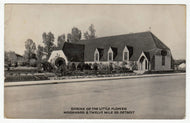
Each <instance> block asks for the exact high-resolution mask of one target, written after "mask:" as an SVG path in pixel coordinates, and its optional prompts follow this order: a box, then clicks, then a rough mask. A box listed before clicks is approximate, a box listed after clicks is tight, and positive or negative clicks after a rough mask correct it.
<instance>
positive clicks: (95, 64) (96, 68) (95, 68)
mask: <svg viewBox="0 0 190 123" xmlns="http://www.w3.org/2000/svg"><path fill="white" fill-rule="evenodd" d="M92 66H93V70H95V71H97V70H98V64H97V63H94V64H93V65H92Z"/></svg>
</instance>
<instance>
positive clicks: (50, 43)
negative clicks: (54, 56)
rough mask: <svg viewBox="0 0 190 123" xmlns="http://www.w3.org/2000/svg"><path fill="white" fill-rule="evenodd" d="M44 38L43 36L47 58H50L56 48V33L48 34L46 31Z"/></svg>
mask: <svg viewBox="0 0 190 123" xmlns="http://www.w3.org/2000/svg"><path fill="white" fill-rule="evenodd" d="M42 38H43V43H44V45H45V46H44V52H46V53H47V59H48V58H49V56H50V55H51V52H52V51H53V50H54V48H55V45H54V39H55V38H54V35H53V34H52V33H51V32H49V33H48V34H46V33H45V32H44V33H43V34H42Z"/></svg>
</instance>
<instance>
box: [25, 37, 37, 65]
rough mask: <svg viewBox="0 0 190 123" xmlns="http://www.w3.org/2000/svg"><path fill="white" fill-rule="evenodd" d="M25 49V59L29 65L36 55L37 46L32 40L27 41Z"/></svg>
mask: <svg viewBox="0 0 190 123" xmlns="http://www.w3.org/2000/svg"><path fill="white" fill-rule="evenodd" d="M25 48H26V50H25V58H26V59H27V60H28V63H29V62H30V59H31V57H32V55H33V54H35V50H36V44H35V43H34V42H33V40H32V39H27V40H26V41H25Z"/></svg>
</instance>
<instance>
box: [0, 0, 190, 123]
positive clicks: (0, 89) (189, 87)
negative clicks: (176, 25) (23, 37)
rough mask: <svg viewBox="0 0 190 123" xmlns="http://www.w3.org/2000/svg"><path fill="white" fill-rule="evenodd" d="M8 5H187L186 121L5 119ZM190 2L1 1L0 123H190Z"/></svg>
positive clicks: (100, 0)
mask: <svg viewBox="0 0 190 123" xmlns="http://www.w3.org/2000/svg"><path fill="white" fill-rule="evenodd" d="M6 3H18V4H19V3H27V4H29V3H31V4H32V3H33V4H34V3H35V4H42V3H45V4H60V3H62V4H185V5H186V17H187V18H186V37H187V38H186V61H187V66H186V68H187V70H186V117H185V119H184V120H130V119H129V120H64V119H61V120H48V119H44V120H37V119H32V120H16V119H15V120H14V119H4V78H3V75H4V5H5V4H6ZM189 22H190V1H189V0H125V1H124V0H109V1H108V0H64V1H61V0H0V122H1V123H2V122H3V123H4V122H6V123H15V122H19V123H20V122H22V123H26V122H27V123H36V122H37V123H44V122H48V123H49V122H55V123H57V122H61V123H62V122H79V123H80V122H81V123H83V122H85V123H86V122H97V121H98V122H102V123H104V122H105V121H106V122H123V123H124V122H137V123H138V122H167V123H168V122H172V123H173V122H174V123H176V122H190V106H189V104H190V83H189V82H190V75H189V72H190V65H189V61H190V57H188V56H190V49H189V48H190V47H189V45H190V42H189V41H190V37H189V36H190V28H189V27H190V24H189Z"/></svg>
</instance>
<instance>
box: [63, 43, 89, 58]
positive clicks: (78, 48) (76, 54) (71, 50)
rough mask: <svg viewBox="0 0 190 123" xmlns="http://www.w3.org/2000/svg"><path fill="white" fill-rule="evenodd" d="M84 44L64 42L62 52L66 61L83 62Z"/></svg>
mask: <svg viewBox="0 0 190 123" xmlns="http://www.w3.org/2000/svg"><path fill="white" fill-rule="evenodd" d="M84 47H85V46H84V45H83V44H74V43H68V42H65V43H64V45H63V52H64V54H65V56H66V57H67V59H68V61H71V62H84Z"/></svg>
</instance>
